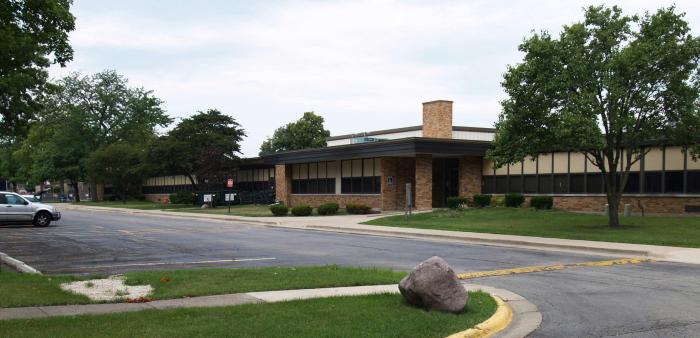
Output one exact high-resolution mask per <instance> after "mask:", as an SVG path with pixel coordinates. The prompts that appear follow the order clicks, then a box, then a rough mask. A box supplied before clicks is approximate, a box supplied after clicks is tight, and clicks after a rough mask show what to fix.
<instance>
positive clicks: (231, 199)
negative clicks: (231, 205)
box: [225, 193, 236, 202]
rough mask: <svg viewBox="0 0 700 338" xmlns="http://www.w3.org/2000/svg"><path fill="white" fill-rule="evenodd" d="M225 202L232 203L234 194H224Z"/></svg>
mask: <svg viewBox="0 0 700 338" xmlns="http://www.w3.org/2000/svg"><path fill="white" fill-rule="evenodd" d="M225 197H226V202H233V201H235V200H236V194H235V193H231V194H226V196H225Z"/></svg>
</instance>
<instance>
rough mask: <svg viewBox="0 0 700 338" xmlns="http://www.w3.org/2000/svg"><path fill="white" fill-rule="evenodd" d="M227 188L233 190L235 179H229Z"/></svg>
mask: <svg viewBox="0 0 700 338" xmlns="http://www.w3.org/2000/svg"><path fill="white" fill-rule="evenodd" d="M226 187H227V188H233V178H229V179H228V180H227V181H226Z"/></svg>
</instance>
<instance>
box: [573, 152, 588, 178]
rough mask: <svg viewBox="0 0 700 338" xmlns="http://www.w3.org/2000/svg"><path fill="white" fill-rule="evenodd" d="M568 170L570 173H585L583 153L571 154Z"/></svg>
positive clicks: (584, 156)
mask: <svg viewBox="0 0 700 338" xmlns="http://www.w3.org/2000/svg"><path fill="white" fill-rule="evenodd" d="M570 162H571V163H570V168H571V172H572V173H583V172H585V166H586V155H584V154H583V153H571V158H570Z"/></svg>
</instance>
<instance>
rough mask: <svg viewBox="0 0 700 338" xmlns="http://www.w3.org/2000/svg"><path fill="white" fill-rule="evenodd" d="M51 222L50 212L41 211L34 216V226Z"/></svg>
mask: <svg viewBox="0 0 700 338" xmlns="http://www.w3.org/2000/svg"><path fill="white" fill-rule="evenodd" d="M49 224H51V214H49V213H48V212H46V211H41V212H39V213H38V214H36V216H34V226H37V227H47V226H49Z"/></svg>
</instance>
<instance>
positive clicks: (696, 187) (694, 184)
mask: <svg viewBox="0 0 700 338" xmlns="http://www.w3.org/2000/svg"><path fill="white" fill-rule="evenodd" d="M688 193H689V194H697V193H700V170H691V171H688Z"/></svg>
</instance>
